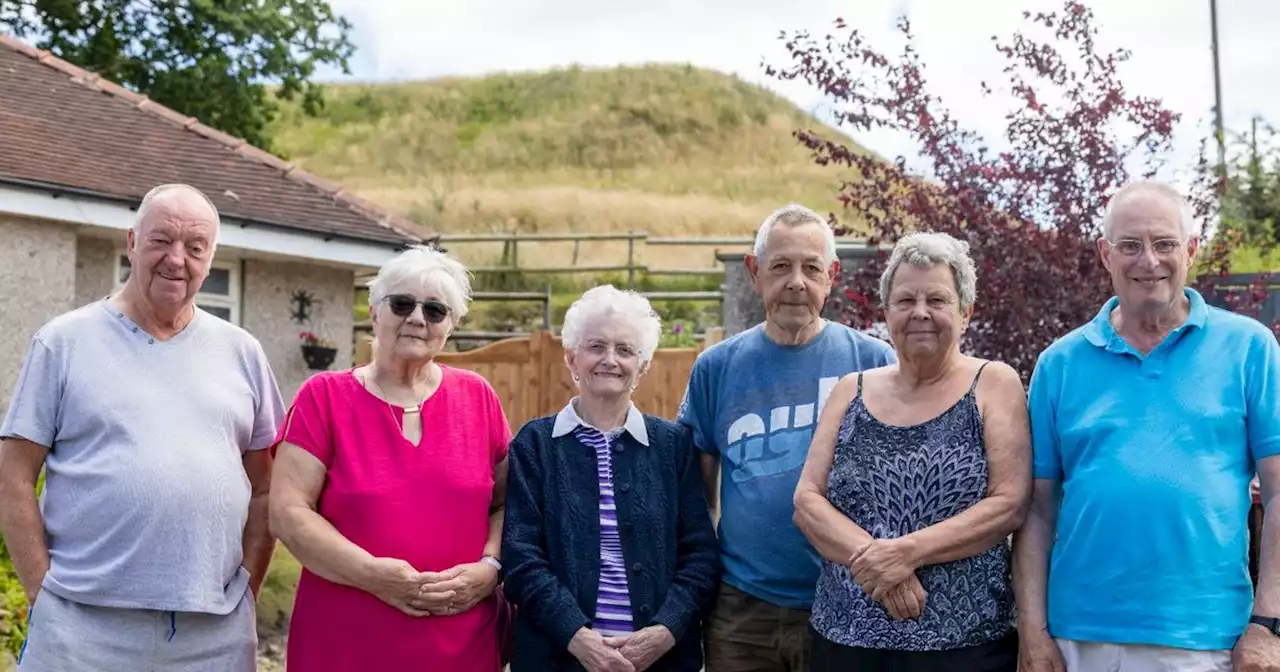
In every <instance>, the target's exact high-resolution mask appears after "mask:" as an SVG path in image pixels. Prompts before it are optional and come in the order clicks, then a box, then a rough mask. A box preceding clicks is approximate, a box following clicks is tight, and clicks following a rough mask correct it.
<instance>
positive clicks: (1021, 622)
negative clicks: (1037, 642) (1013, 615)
mask: <svg viewBox="0 0 1280 672" xmlns="http://www.w3.org/2000/svg"><path fill="white" fill-rule="evenodd" d="M1018 633H1019V634H1020V635H1022V636H1024V637H1026V636H1029V635H1035V634H1040V633H1044V634H1048V633H1049V624H1048V623H1047V622H1045V619H1044V618H1035V617H1032V616H1027V617H1020V618H1018Z"/></svg>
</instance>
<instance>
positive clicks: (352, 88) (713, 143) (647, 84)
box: [272, 65, 852, 267]
mask: <svg viewBox="0 0 1280 672" xmlns="http://www.w3.org/2000/svg"><path fill="white" fill-rule="evenodd" d="M820 128H822V127H821V125H820V124H819V123H818V122H817V121H815V120H814V119H813V118H812V117H810V116H809V115H808V114H806V113H805V112H803V111H802V110H800V109H798V108H797V107H796V106H795V105H793V104H791V103H790V102H788V101H787V100H785V99H783V98H781V97H780V96H778V95H776V94H773V93H771V92H769V91H768V90H766V89H764V88H762V87H760V86H758V85H755V84H751V83H748V82H745V81H743V80H741V79H738V78H735V77H733V76H729V75H726V74H723V73H719V72H715V71H711V70H705V69H701V68H695V67H691V66H681V65H649V66H643V67H623V68H613V69H602V70H597V69H584V68H576V67H574V68H565V69H558V70H550V71H543V72H535V73H523V74H496V75H490V76H485V77H479V78H448V79H438V80H431V81H423V82H410V83H397V84H365V85H332V86H329V87H328V89H327V93H326V107H325V110H324V111H323V113H322V114H321V115H320V116H319V117H314V118H313V117H307V116H305V115H303V114H301V113H300V111H299V110H298V109H297V108H286V109H285V110H284V112H283V114H282V115H281V117H280V118H279V119H278V120H277V122H276V123H275V125H274V126H273V128H272V132H273V133H274V142H275V144H276V146H277V147H278V148H279V149H280V150H281V151H282V152H283V153H285V154H286V155H287V156H288V157H289V158H290V160H292V161H295V162H296V163H298V164H299V165H301V166H302V167H304V168H305V169H307V170H310V171H313V172H316V173H318V174H320V175H322V176H324V177H326V178H328V179H332V180H335V181H337V182H340V183H342V184H343V185H344V186H346V187H348V188H350V189H353V190H354V191H356V192H358V193H360V194H361V195H363V196H365V197H367V198H370V199H371V200H373V201H375V202H377V203H379V204H381V205H383V206H385V207H388V208H391V209H392V210H395V211H397V212H400V213H402V214H404V215H407V216H409V217H411V218H413V219H414V220H416V221H418V222H419V223H421V224H422V225H423V226H425V227H427V228H429V229H431V230H435V231H442V232H454V233H456V232H494V231H502V232H506V231H542V232H561V231H592V232H599V231H627V230H637V231H639V230H644V231H649V232H650V233H652V234H655V235H676V234H680V235H747V234H750V233H751V232H752V231H754V229H755V227H756V226H758V225H759V222H760V220H762V219H763V218H764V216H765V215H766V214H768V212H769V211H770V210H772V209H773V208H775V207H777V206H779V205H782V204H784V203H787V202H792V201H797V202H801V203H805V204H806V205H809V206H810V207H813V208H815V209H817V210H819V211H820V212H839V211H840V205H839V202H838V201H837V200H836V195H837V191H838V189H839V185H840V180H841V178H842V177H846V175H842V173H841V171H839V170H838V169H835V168H831V167H823V166H818V165H816V164H815V163H814V161H813V159H812V157H811V155H810V153H809V152H808V151H807V150H805V149H804V148H803V147H801V146H800V145H799V143H798V142H797V141H796V139H795V138H794V137H793V132H794V131H796V130H799V129H809V130H817V129H820ZM826 134H827V135H828V136H831V137H833V138H834V137H835V136H836V135H837V134H836V133H835V132H834V131H829V130H828V131H827V133H826ZM845 141H846V143H848V144H850V145H852V143H851V141H848V140H847V139H846V140H845ZM558 249H559V248H552V247H539V246H525V245H521V248H520V254H521V260H522V263H526V264H528V263H532V262H534V261H536V260H539V259H542V258H550V257H551V256H555V251H556V250H558ZM623 249H624V248H623V246H617V245H615V246H612V247H610V246H607V245H600V246H586V245H584V246H583V250H582V252H583V254H584V255H590V257H589V258H592V259H603V258H611V259H615V260H616V259H617V258H618V256H619V255H620V254H622V253H623V252H622V250H623ZM457 252H458V253H459V255H460V256H462V257H463V258H464V259H467V260H468V261H469V262H470V261H471V259H472V258H480V257H483V256H486V255H490V254H492V253H493V252H494V248H493V247H492V245H489V246H485V245H479V244H477V245H464V244H458V245H457ZM657 256H660V257H661V258H660V259H656V260H655V263H656V262H658V261H660V262H662V263H664V264H668V265H670V266H672V267H684V266H689V265H701V266H707V265H710V263H711V258H710V254H709V252H708V250H706V249H705V248H702V249H697V248H694V249H691V250H673V249H663V250H662V251H661V254H660V255H657ZM691 259H692V260H695V261H697V262H699V263H696V264H690V263H689V261H690V260H691Z"/></svg>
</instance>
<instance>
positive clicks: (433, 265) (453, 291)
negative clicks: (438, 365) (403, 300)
mask: <svg viewBox="0 0 1280 672" xmlns="http://www.w3.org/2000/svg"><path fill="white" fill-rule="evenodd" d="M413 281H417V282H420V283H422V284H427V283H434V285H435V288H436V289H438V290H439V291H440V293H441V294H443V296H441V297H440V298H441V299H442V300H443V301H444V303H445V305H447V306H449V310H450V311H451V312H452V313H453V314H454V316H455V317H454V320H453V322H454V324H457V322H458V320H460V319H462V318H463V317H465V316H466V314H467V304H468V303H469V302H470V301H471V273H470V271H468V270H467V267H466V266H464V265H463V264H462V262H461V261H458V260H457V259H455V258H454V257H452V256H450V255H448V254H446V253H444V252H441V251H440V250H437V249H435V248H432V247H428V246H426V245H413V246H410V247H409V249H407V250H405V251H403V252H401V253H400V254H397V255H396V256H394V257H392V258H391V260H390V261H388V262H387V263H385V264H383V265H382V268H380V269H378V275H377V276H376V277H374V278H373V279H372V280H370V281H369V282H368V285H367V286H368V287H369V307H370V308H372V309H374V310H377V306H378V304H379V303H381V302H382V300H383V299H385V298H386V297H387V295H388V294H389V293H390V292H391V290H393V289H395V288H397V287H400V286H401V285H404V284H406V283H408V282H413Z"/></svg>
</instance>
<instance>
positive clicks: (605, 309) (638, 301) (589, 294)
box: [560, 285, 662, 366]
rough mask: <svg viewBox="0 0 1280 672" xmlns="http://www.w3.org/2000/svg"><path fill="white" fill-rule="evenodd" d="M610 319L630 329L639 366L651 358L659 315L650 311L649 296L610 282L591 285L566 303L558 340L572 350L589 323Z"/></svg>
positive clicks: (659, 326) (659, 330)
mask: <svg viewBox="0 0 1280 672" xmlns="http://www.w3.org/2000/svg"><path fill="white" fill-rule="evenodd" d="M612 319H618V320H621V321H622V322H623V323H624V324H626V325H628V326H629V327H631V329H633V330H634V332H635V337H636V342H635V343H634V345H635V347H636V349H637V350H639V354H640V364H641V366H643V365H644V363H645V362H648V361H649V360H651V359H653V351H654V350H657V349H658V342H659V341H660V340H662V318H660V317H658V313H657V312H655V311H654V310H653V306H652V305H650V303H649V299H646V298H644V296H643V295H641V294H639V293H638V292H633V291H630V290H626V291H624V290H621V289H618V288H616V287H614V286H613V285H600V286H599V287H592V288H591V289H588V290H587V291H586V292H584V293H583V294H582V296H581V297H579V298H578V300H577V301H574V302H573V305H571V306H569V310H568V312H566V313H565V314H564V327H563V328H561V330H560V340H561V342H562V343H563V344H564V347H565V348H566V349H570V350H572V349H576V348H577V347H578V346H579V345H581V344H582V337H583V334H585V333H586V331H587V327H588V326H589V325H592V324H596V323H599V322H602V321H605V320H612Z"/></svg>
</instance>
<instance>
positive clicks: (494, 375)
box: [356, 329, 723, 432]
mask: <svg viewBox="0 0 1280 672" xmlns="http://www.w3.org/2000/svg"><path fill="white" fill-rule="evenodd" d="M722 333H723V332H721V331H720V330H719V329H715V330H708V333H707V338H706V339H704V341H703V342H702V343H701V344H700V345H699V346H698V347H696V348H660V349H658V350H657V351H655V352H654V353H653V363H652V364H650V366H649V371H648V373H646V374H645V375H644V377H643V378H641V379H640V386H639V387H638V388H637V389H636V392H635V395H634V397H633V399H634V401H635V404H636V406H637V407H638V408H639V409H640V410H642V411H644V412H646V413H650V414H653V415H657V416H660V417H664V418H668V419H675V416H676V412H677V411H678V410H679V407H680V400H681V399H682V398H683V397H684V390H685V387H686V386H687V385H688V383H689V372H690V371H691V370H692V369H693V360H694V359H695V358H697V356H698V353H699V352H701V351H702V350H703V349H705V348H706V347H707V346H709V345H711V344H713V343H715V342H717V341H719V340H720V338H721V335H722ZM372 357H373V348H372V344H371V343H370V342H369V341H367V340H363V339H362V342H361V343H360V344H359V345H358V346H357V348H356V364H357V365H359V364H363V363H365V362H368V361H369V360H370V359H371V358H372ZM436 361H437V362H439V363H441V364H444V365H446V366H454V367H457V368H460V369H469V370H471V371H475V372H476V373H478V374H480V375H481V376H484V378H485V380H488V381H489V384H490V385H492V386H493V389H494V391H496V392H497V393H498V398H499V399H501V400H502V410H503V412H505V413H506V416H507V422H508V423H510V425H511V430H512V431H513V432H514V431H517V430H518V429H519V428H520V427H521V426H522V425H524V423H526V422H528V421H530V420H532V419H534V418H538V417H541V416H544V415H551V414H552V413H556V412H557V411H559V410H560V409H561V408H563V407H564V405H565V404H567V403H569V400H570V399H572V398H573V395H574V393H575V392H576V388H575V387H574V385H573V379H572V378H571V377H570V375H569V369H568V368H567V367H566V366H565V364H564V346H562V345H561V344H560V338H559V337H558V336H554V335H552V334H551V333H549V332H546V331H538V332H535V333H533V334H531V335H528V336H518V337H515V338H508V339H506V340H502V341H498V342H496V343H491V344H489V345H486V346H484V347H482V348H477V349H475V350H468V351H467V352H447V353H441V354H439V355H437V356H436Z"/></svg>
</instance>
